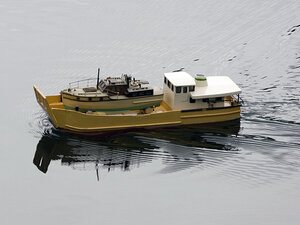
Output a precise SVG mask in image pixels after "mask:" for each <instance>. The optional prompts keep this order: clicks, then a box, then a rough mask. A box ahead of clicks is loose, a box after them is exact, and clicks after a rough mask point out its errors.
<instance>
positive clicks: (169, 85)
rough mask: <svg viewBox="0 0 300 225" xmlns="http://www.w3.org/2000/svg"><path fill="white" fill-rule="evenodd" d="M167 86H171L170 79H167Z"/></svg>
mask: <svg viewBox="0 0 300 225" xmlns="http://www.w3.org/2000/svg"><path fill="white" fill-rule="evenodd" d="M168 87H169V88H170V87H171V83H170V81H169V80H168Z"/></svg>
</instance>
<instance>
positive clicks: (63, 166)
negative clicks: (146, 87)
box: [0, 0, 300, 225]
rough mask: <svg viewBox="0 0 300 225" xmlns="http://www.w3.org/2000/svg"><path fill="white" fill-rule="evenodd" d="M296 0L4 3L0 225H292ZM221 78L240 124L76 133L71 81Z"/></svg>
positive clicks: (298, 166)
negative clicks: (236, 101)
mask: <svg viewBox="0 0 300 225" xmlns="http://www.w3.org/2000/svg"><path fill="white" fill-rule="evenodd" d="M299 11H300V3H299V1H292V0H291V1H279V0H277V1H263V2H262V1H258V0H257V1H250V0H249V1H247V0H245V1H229V0H225V1H222V2H220V1H217V0H212V1H209V2H208V1H202V0H200V1H179V0H178V1H177V0H173V1H138V0H132V1H131V0H130V1H120V0H113V1H109V2H105V1H91V0H87V1H83V0H82V1H81V0H70V1H61V0H52V1H50V0H49V1H48V0H46V1H37V0H32V1H18V0H12V1H11V0H3V1H1V2H0V82H1V84H2V85H1V89H0V93H1V97H2V98H1V99H2V104H1V107H0V108H1V110H0V122H1V124H2V129H1V135H0V141H1V157H0V167H1V170H0V180H1V183H0V224H129V225H132V224H178V225H179V224H180V225H181V224H228V225H233V224H237V225H240V224H264V225H265V224H276V225H277V224H284V225H285V224H293V225H294V224H300V222H299V221H300V213H299V212H300V206H299V205H300V189H299V186H300V171H299V170H300V112H299V108H300V103H299V98H300V94H299V93H300V26H299V24H300V22H299V21H300V14H299ZM98 66H101V68H102V75H103V76H109V75H110V76H117V75H120V74H121V73H128V74H132V75H134V76H136V77H139V78H141V79H146V80H149V81H150V82H151V83H152V84H154V85H159V86H161V85H162V76H163V73H164V72H169V71H173V70H177V69H180V68H184V70H185V71H186V72H189V73H191V74H195V73H204V74H206V75H228V76H230V77H231V78H232V79H233V80H234V81H235V82H236V83H237V84H238V85H239V86H240V87H241V88H242V90H243V94H242V98H243V99H244V101H245V104H244V106H243V108H242V117H241V120H237V121H231V122H226V123H221V124H217V125H205V126H203V125H202V126H191V127H182V128H172V129H171V128H169V129H155V130H148V131H131V132H125V133H115V134H111V135H109V136H98V137H89V138H88V137H80V136H75V135H70V134H66V133H63V132H61V131H59V130H56V129H53V127H52V125H51V123H50V122H49V120H48V118H47V116H46V115H45V113H44V112H43V111H42V109H41V108H40V107H39V105H38V104H37V103H36V101H35V97H34V93H33V89H32V86H33V85H34V84H35V85H37V86H38V87H39V89H40V90H41V91H42V92H43V93H44V94H46V95H48V94H56V93H59V91H60V90H61V89H63V88H65V87H67V85H68V83H69V82H71V81H74V80H77V79H84V78H89V77H94V76H95V75H96V71H97V67H98Z"/></svg>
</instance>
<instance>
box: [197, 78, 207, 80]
mask: <svg viewBox="0 0 300 225" xmlns="http://www.w3.org/2000/svg"><path fill="white" fill-rule="evenodd" d="M195 80H198V81H206V78H195Z"/></svg>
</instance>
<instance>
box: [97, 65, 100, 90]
mask: <svg viewBox="0 0 300 225" xmlns="http://www.w3.org/2000/svg"><path fill="white" fill-rule="evenodd" d="M99 75H100V68H98V76H97V89H99Z"/></svg>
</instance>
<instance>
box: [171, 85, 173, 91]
mask: <svg viewBox="0 0 300 225" xmlns="http://www.w3.org/2000/svg"><path fill="white" fill-rule="evenodd" d="M171 89H172V91H173V92H174V86H173V84H171Z"/></svg>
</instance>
